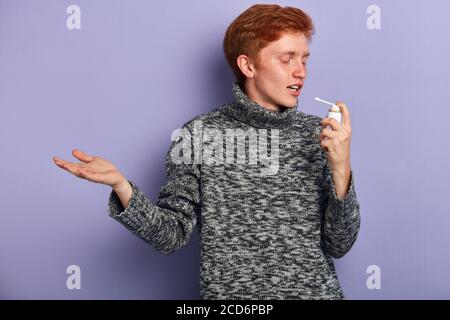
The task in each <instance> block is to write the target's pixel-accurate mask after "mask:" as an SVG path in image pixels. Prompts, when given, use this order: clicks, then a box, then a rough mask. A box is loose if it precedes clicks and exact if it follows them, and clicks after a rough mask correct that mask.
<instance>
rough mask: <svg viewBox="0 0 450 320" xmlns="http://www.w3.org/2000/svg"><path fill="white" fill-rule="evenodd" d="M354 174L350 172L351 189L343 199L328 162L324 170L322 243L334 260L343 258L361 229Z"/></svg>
mask: <svg viewBox="0 0 450 320" xmlns="http://www.w3.org/2000/svg"><path fill="white" fill-rule="evenodd" d="M354 180H355V179H354V172H353V170H351V171H350V187H349V190H348V193H347V195H346V196H345V197H344V198H343V199H341V198H339V197H338V196H337V195H336V189H335V185H334V182H333V178H332V174H331V171H330V167H329V164H328V161H327V162H326V165H325V168H324V186H325V188H324V190H325V195H326V202H325V210H324V213H323V220H322V243H323V246H324V249H325V251H326V252H328V253H329V254H330V255H331V256H332V257H334V258H341V257H343V256H344V255H345V254H346V253H347V252H348V251H350V249H351V247H352V246H353V244H354V243H355V241H356V238H357V236H358V232H359V227H360V221H361V218H360V212H359V202H358V200H357V198H356V192H355V181H354Z"/></svg>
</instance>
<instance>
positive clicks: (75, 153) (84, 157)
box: [72, 149, 94, 163]
mask: <svg viewBox="0 0 450 320" xmlns="http://www.w3.org/2000/svg"><path fill="white" fill-rule="evenodd" d="M72 154H73V156H74V157H75V158H77V159H78V160H81V161H83V162H86V163H88V162H91V161H92V160H94V157H93V156H90V155H88V154H87V153H84V152H83V151H81V150H78V149H73V150H72Z"/></svg>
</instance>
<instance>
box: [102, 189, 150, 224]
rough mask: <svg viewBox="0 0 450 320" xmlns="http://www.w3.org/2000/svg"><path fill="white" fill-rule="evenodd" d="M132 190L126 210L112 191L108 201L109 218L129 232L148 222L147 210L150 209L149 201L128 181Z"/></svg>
mask: <svg viewBox="0 0 450 320" xmlns="http://www.w3.org/2000/svg"><path fill="white" fill-rule="evenodd" d="M128 182H129V183H130V185H131V188H132V194H131V199H130V202H129V204H128V207H127V208H124V206H123V205H122V202H121V201H120V198H119V196H118V195H117V194H116V192H115V191H114V190H112V191H111V194H110V196H109V201H108V212H109V216H110V217H112V218H114V219H115V220H117V221H119V222H120V223H122V224H123V225H125V226H126V227H128V228H129V229H131V230H138V229H139V228H140V227H141V226H142V225H144V224H145V223H147V222H148V220H149V217H148V215H147V214H148V213H149V212H150V211H149V210H148V209H149V208H150V207H151V204H150V200H149V199H148V198H147V197H146V195H145V194H144V193H143V192H142V191H141V190H140V189H139V188H138V186H137V185H136V184H135V183H134V182H133V181H131V180H128Z"/></svg>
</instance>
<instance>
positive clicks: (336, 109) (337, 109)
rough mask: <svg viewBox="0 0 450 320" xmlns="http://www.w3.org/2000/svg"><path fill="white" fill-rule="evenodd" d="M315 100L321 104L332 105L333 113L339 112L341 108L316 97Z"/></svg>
mask: <svg viewBox="0 0 450 320" xmlns="http://www.w3.org/2000/svg"><path fill="white" fill-rule="evenodd" d="M314 100H316V101H319V102H323V103H326V104H328V105H330V106H331V110H333V111H339V110H340V109H339V107H338V106H337V105H335V104H334V103H331V102H328V101H325V100H323V99H320V98H318V97H315V98H314Z"/></svg>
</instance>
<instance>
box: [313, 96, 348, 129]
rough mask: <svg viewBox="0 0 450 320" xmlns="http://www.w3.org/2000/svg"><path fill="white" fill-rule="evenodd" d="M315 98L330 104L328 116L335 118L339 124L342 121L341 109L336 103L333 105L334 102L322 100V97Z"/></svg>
mask: <svg viewBox="0 0 450 320" xmlns="http://www.w3.org/2000/svg"><path fill="white" fill-rule="evenodd" d="M315 100H316V101H319V102H323V103H326V104H328V105H330V106H331V108H330V110H328V118H333V119H336V121H337V122H339V124H341V123H342V114H341V110H340V109H339V107H338V106H337V105H335V104H334V103H331V102H328V101H325V100H322V99H320V98H317V97H316V98H315Z"/></svg>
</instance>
